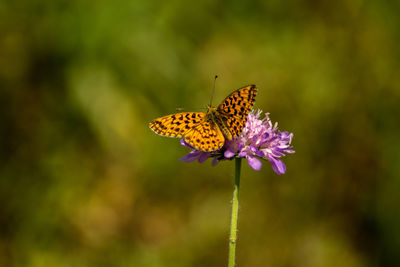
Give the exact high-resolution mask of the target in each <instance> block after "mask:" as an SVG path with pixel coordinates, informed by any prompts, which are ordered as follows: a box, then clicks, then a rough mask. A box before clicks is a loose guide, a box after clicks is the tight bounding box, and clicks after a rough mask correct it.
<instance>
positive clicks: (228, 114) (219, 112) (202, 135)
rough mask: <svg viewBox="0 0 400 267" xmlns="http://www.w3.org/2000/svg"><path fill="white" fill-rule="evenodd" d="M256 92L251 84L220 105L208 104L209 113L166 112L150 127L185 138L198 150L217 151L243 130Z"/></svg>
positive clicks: (157, 131) (169, 134)
mask: <svg viewBox="0 0 400 267" xmlns="http://www.w3.org/2000/svg"><path fill="white" fill-rule="evenodd" d="M256 94H257V88H256V86H255V85H248V86H245V87H242V88H240V89H238V90H236V91H234V92H233V93H231V94H230V95H229V96H227V97H226V98H225V99H224V101H222V103H221V104H220V105H218V106H217V107H211V106H207V112H206V113H204V112H181V113H175V114H171V115H167V116H164V117H161V118H157V119H155V120H153V121H152V122H150V129H152V130H153V131H154V132H155V133H157V134H159V135H163V136H168V137H177V138H182V137H184V138H185V141H186V142H187V143H188V144H190V145H191V146H193V147H194V148H195V149H197V150H202V151H208V152H210V151H215V150H218V149H220V148H221V147H222V146H223V145H224V143H225V141H226V140H232V138H233V137H237V136H239V134H240V133H241V132H242V130H243V127H244V125H245V124H246V120H247V115H248V113H249V112H250V110H251V109H252V108H253V105H254V102H255V96H256Z"/></svg>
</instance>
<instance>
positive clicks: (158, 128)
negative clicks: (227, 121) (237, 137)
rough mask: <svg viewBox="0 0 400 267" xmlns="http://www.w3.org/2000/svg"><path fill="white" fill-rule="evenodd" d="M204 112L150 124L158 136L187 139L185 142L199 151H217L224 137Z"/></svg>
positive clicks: (173, 117) (189, 113)
mask: <svg viewBox="0 0 400 267" xmlns="http://www.w3.org/2000/svg"><path fill="white" fill-rule="evenodd" d="M206 115H207V114H206V113H203V112H182V113H175V114H171V115H167V116H164V117H161V118H157V119H155V120H153V121H152V122H150V129H152V130H153V131H154V132H155V133H156V134H159V135H163V136H168V137H178V138H181V137H185V141H186V142H187V143H188V144H190V145H191V146H193V147H194V148H195V149H197V150H202V151H215V150H218V149H220V148H221V147H222V146H223V145H224V142H225V138H224V135H223V134H222V132H221V130H220V129H219V127H218V125H216V124H215V123H214V122H213V121H212V120H209V119H207V116H206Z"/></svg>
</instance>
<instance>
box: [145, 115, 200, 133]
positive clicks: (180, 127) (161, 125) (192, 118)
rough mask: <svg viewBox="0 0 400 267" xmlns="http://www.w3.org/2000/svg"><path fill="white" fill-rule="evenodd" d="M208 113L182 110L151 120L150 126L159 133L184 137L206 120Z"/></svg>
mask: <svg viewBox="0 0 400 267" xmlns="http://www.w3.org/2000/svg"><path fill="white" fill-rule="evenodd" d="M205 116H206V113H203V112H182V113H175V114H171V115H167V116H164V117H161V118H157V119H155V120H153V121H152V122H150V128H151V129H152V130H153V131H154V132H155V133H157V134H159V135H164V136H169V137H183V136H184V135H185V134H186V133H188V132H189V131H190V130H191V129H192V128H194V127H196V126H198V125H199V123H201V122H202V121H204V118H205Z"/></svg>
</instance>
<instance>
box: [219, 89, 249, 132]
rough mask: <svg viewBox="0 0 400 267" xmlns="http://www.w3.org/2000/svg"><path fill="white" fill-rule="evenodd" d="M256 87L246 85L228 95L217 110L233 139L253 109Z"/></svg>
mask: <svg viewBox="0 0 400 267" xmlns="http://www.w3.org/2000/svg"><path fill="white" fill-rule="evenodd" d="M256 95H257V87H256V86H255V85H248V86H245V87H242V88H240V89H237V90H236V91H234V92H233V93H231V94H230V95H228V96H227V97H226V98H225V99H224V101H222V103H221V104H220V105H219V106H218V108H217V110H218V113H219V114H220V116H221V119H222V121H223V122H224V123H225V124H226V126H227V127H228V129H229V131H230V132H231V134H232V136H233V137H236V136H239V135H240V133H241V132H242V130H243V128H244V126H245V125H246V121H247V115H248V114H249V112H250V111H251V109H252V108H253V105H254V102H255V97H256Z"/></svg>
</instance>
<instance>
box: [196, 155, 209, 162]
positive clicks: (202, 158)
mask: <svg viewBox="0 0 400 267" xmlns="http://www.w3.org/2000/svg"><path fill="white" fill-rule="evenodd" d="M209 156H210V153H208V152H201V153H200V155H199V159H198V161H199V163H203V162H204V161H206V160H207V159H208V157H209Z"/></svg>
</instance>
